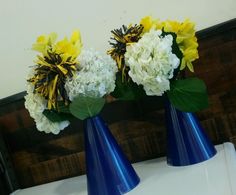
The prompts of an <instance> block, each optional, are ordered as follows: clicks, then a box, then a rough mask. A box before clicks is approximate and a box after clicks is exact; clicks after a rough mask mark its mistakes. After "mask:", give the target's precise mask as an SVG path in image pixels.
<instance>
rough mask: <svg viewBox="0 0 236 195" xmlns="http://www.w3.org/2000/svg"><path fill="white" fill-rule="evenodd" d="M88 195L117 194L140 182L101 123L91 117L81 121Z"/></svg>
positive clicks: (99, 119) (97, 118)
mask: <svg viewBox="0 0 236 195" xmlns="http://www.w3.org/2000/svg"><path fill="white" fill-rule="evenodd" d="M85 153H86V172H87V190H88V195H121V194H124V193H127V192H129V191H130V190H132V189H133V188H134V187H136V186H137V185H138V183H139V181H140V179H139V177H138V175H137V174H136V172H135V170H134V169H133V167H132V165H131V164H130V162H129V161H128V159H127V158H126V156H125V155H124V154H123V152H122V151H121V148H120V147H119V145H118V144H117V142H116V140H115V138H114V137H113V136H112V134H111V132H110V130H109V129H108V127H107V125H106V124H105V122H104V121H103V120H102V119H101V118H100V117H99V116H95V117H92V118H88V119H86V121H85Z"/></svg>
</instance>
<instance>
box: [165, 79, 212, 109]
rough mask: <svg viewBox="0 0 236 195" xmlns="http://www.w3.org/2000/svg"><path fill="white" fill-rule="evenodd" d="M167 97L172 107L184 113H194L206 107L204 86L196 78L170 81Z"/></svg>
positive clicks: (206, 100) (206, 99)
mask: <svg viewBox="0 0 236 195" xmlns="http://www.w3.org/2000/svg"><path fill="white" fill-rule="evenodd" d="M167 95H168V98H169V100H170V102H171V103H172V104H173V106H174V107H176V108H177V109H179V110H181V111H184V112H196V111H199V110H202V109H204V108H207V107H208V97H207V90H206V85H205V83H204V82H203V81H202V80H200V79H198V78H187V79H184V80H175V81H172V82H171V86H170V91H168V92H167Z"/></svg>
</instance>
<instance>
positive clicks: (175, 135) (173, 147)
mask: <svg viewBox="0 0 236 195" xmlns="http://www.w3.org/2000/svg"><path fill="white" fill-rule="evenodd" d="M166 123H167V148H168V149H167V163H168V164H169V165H173V166H186V165H192V164H196V163H200V162H203V161H205V160H208V159H210V158H211V157H213V156H214V155H215V154H216V149H215V147H214V145H213V144H212V142H211V140H210V139H209V138H208V136H207V135H206V133H205V131H204V129H203V128H202V126H201V124H200V122H199V121H198V119H197V118H196V116H195V115H194V114H193V113H189V112H182V111H179V110H177V109H176V108H174V106H173V105H171V103H170V102H167V103H166Z"/></svg>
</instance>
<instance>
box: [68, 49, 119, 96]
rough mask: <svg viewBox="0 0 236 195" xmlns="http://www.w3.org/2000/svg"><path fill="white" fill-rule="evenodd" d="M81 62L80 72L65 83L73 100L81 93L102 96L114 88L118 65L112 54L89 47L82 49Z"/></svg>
mask: <svg viewBox="0 0 236 195" xmlns="http://www.w3.org/2000/svg"><path fill="white" fill-rule="evenodd" d="M79 62H80V63H79V67H78V68H79V71H78V73H77V74H76V75H75V76H74V77H73V78H72V79H68V80H67V81H66V84H65V89H66V91H67V94H68V96H69V99H70V100H71V101H72V100H73V99H74V98H75V97H76V96H78V95H79V94H82V95H84V96H89V97H102V96H104V95H105V94H109V93H111V92H112V91H113V90H114V88H115V79H116V72H117V66H116V63H115V61H114V60H113V59H112V58H111V57H110V56H108V55H106V54H101V53H99V52H97V51H95V50H93V49H89V50H84V51H82V53H81V54H80V56H79Z"/></svg>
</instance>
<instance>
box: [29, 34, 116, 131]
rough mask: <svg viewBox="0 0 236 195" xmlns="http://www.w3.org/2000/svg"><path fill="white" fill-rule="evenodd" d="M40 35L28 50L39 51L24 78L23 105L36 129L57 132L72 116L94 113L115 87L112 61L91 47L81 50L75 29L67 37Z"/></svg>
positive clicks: (93, 114)
mask: <svg viewBox="0 0 236 195" xmlns="http://www.w3.org/2000/svg"><path fill="white" fill-rule="evenodd" d="M56 40H57V34H56V33H51V34H49V35H41V36H39V37H38V39H37V41H36V43H35V44H33V47H32V49H33V50H35V51H37V52H39V55H37V59H36V61H35V63H36V65H34V66H32V67H31V71H30V74H29V76H28V79H27V95H26V96H25V100H26V101H25V107H26V108H27V109H28V111H29V113H30V116H31V117H32V118H33V119H34V120H35V122H36V126H37V129H38V130H39V131H44V132H46V133H50V132H52V133H54V134H58V133H59V132H60V130H63V129H64V128H65V127H67V126H68V125H69V124H70V120H71V119H73V117H77V118H79V119H81V120H83V119H86V118H88V117H92V116H95V115H97V114H98V113H99V112H100V111H101V109H102V107H103V105H104V104H105V99H104V97H105V96H106V95H107V94H109V93H110V92H112V91H113V90H114V88H115V75H116V72H117V67H116V64H115V62H114V60H113V59H112V58H111V57H110V56H108V55H106V54H101V53H99V52H97V51H95V50H93V49H88V50H85V49H82V41H81V36H80V32H79V31H74V32H73V33H72V36H71V37H70V39H68V38H67V37H65V38H64V39H62V40H60V41H56Z"/></svg>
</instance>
